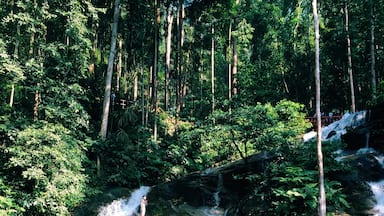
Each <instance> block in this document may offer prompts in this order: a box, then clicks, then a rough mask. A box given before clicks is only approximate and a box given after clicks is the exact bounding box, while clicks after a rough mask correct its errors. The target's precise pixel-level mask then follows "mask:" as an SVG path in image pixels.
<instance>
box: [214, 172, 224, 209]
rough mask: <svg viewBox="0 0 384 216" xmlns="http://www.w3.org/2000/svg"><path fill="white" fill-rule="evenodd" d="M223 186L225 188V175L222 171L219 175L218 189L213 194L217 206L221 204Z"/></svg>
mask: <svg viewBox="0 0 384 216" xmlns="http://www.w3.org/2000/svg"><path fill="white" fill-rule="evenodd" d="M222 188H223V175H221V173H220V174H219V176H218V177H217V189H216V192H215V193H214V194H213V198H214V200H215V207H216V208H218V207H219V206H220V192H221V190H222Z"/></svg>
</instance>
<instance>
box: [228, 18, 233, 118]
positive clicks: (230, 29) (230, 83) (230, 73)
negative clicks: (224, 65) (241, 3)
mask: <svg viewBox="0 0 384 216" xmlns="http://www.w3.org/2000/svg"><path fill="white" fill-rule="evenodd" d="M232 22H233V20H232V19H231V20H230V22H229V29H228V54H229V51H230V50H231V46H232ZM227 60H228V100H229V107H228V111H229V112H231V111H232V106H231V102H232V64H231V61H232V59H229V57H228V59H227Z"/></svg>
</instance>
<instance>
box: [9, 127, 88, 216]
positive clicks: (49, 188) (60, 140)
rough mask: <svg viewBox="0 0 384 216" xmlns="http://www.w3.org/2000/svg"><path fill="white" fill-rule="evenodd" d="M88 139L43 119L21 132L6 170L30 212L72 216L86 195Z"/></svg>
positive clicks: (21, 201)
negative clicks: (81, 138)
mask: <svg viewBox="0 0 384 216" xmlns="http://www.w3.org/2000/svg"><path fill="white" fill-rule="evenodd" d="M85 147H86V145H85V143H84V142H82V141H80V140H77V139H76V138H75V137H73V136H72V135H71V133H70V131H69V130H67V129H66V128H64V127H63V126H61V125H59V124H50V123H46V122H40V123H39V124H36V125H34V126H30V127H27V128H26V129H24V130H22V131H19V132H18V134H17V137H16V140H15V142H14V143H13V144H12V145H11V146H9V147H8V149H7V155H6V156H7V158H8V161H7V163H6V169H7V170H8V172H9V173H11V175H12V176H10V178H11V179H13V181H14V182H13V184H14V185H15V187H17V188H18V190H17V194H18V195H17V196H18V201H17V202H18V204H19V205H21V206H22V207H23V208H25V210H26V213H27V214H29V215H69V212H70V210H71V209H73V208H74V207H75V206H77V205H78V204H79V203H80V202H81V201H82V200H83V198H84V192H85V189H86V182H87V179H86V176H85V175H84V174H83V171H84V170H83V168H82V162H83V160H84V153H83V150H84V149H85Z"/></svg>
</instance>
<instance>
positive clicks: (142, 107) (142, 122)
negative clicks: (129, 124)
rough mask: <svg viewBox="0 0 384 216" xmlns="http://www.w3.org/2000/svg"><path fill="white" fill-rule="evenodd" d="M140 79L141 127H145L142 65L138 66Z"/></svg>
mask: <svg viewBox="0 0 384 216" xmlns="http://www.w3.org/2000/svg"><path fill="white" fill-rule="evenodd" d="M140 78H141V83H140V87H141V90H140V94H141V126H142V127H144V126H145V110H146V109H145V92H144V91H145V90H144V89H145V86H144V68H143V63H141V65H140Z"/></svg>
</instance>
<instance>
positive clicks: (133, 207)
mask: <svg viewBox="0 0 384 216" xmlns="http://www.w3.org/2000/svg"><path fill="white" fill-rule="evenodd" d="M150 190H151V187H148V186H141V187H140V188H139V189H137V190H135V191H133V192H132V194H131V196H130V197H129V199H118V200H114V201H113V202H112V203H110V204H109V205H107V206H104V207H101V208H100V209H99V214H98V216H136V215H138V208H139V205H140V200H141V198H142V197H143V196H144V195H147V194H148V192H149V191H150Z"/></svg>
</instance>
